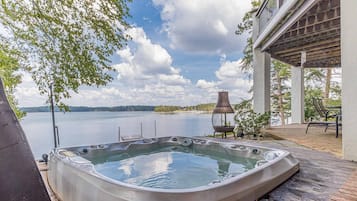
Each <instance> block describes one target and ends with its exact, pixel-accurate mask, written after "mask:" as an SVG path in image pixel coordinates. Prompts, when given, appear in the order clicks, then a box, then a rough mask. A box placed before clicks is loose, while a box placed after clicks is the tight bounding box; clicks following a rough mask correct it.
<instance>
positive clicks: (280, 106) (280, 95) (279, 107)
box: [271, 60, 291, 125]
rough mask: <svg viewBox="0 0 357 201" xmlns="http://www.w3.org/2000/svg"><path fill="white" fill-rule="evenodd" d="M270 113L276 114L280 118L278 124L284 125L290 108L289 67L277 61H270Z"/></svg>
mask: <svg viewBox="0 0 357 201" xmlns="http://www.w3.org/2000/svg"><path fill="white" fill-rule="evenodd" d="M271 74H272V87H271V99H272V105H271V108H272V112H273V113H277V114H278V116H279V117H280V122H281V124H282V125H285V121H286V119H287V116H286V114H287V113H290V108H291V93H290V87H289V84H288V83H289V80H290V78H291V67H290V66H289V65H287V64H284V63H282V62H279V61H277V60H273V61H272V73H271Z"/></svg>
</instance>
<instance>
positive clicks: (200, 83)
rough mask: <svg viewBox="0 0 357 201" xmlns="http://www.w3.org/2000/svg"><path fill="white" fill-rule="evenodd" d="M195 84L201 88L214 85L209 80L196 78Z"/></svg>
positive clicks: (214, 84) (209, 87) (208, 87)
mask: <svg viewBox="0 0 357 201" xmlns="http://www.w3.org/2000/svg"><path fill="white" fill-rule="evenodd" d="M196 86H197V87H198V88H201V89H211V88H214V87H215V86H216V83H215V82H209V81H206V80H198V81H197V83H196Z"/></svg>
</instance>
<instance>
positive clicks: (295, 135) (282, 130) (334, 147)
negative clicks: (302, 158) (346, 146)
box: [265, 124, 342, 158]
mask: <svg viewBox="0 0 357 201" xmlns="http://www.w3.org/2000/svg"><path fill="white" fill-rule="evenodd" d="M306 126H307V125H306V124H289V125H285V126H275V127H271V128H270V129H266V130H265V132H266V133H269V134H271V135H273V136H276V137H278V138H282V139H286V140H289V141H292V142H295V143H297V144H300V145H302V146H305V147H309V148H311V149H315V150H318V151H323V152H329V153H332V154H334V155H336V156H337V157H339V158H342V137H341V131H340V132H339V137H338V138H336V134H335V129H334V127H330V128H329V129H327V131H326V132H324V127H322V126H311V127H310V128H309V130H308V133H307V134H305V129H306Z"/></svg>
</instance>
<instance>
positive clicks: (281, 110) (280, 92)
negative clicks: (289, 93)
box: [276, 72, 285, 125]
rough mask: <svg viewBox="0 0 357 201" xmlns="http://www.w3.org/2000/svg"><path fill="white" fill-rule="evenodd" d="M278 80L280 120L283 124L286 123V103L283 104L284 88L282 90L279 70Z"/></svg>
mask: <svg viewBox="0 0 357 201" xmlns="http://www.w3.org/2000/svg"><path fill="white" fill-rule="evenodd" d="M276 78H277V79H276V80H277V82H278V83H277V84H278V86H277V87H278V89H277V90H278V107H279V116H280V121H281V125H285V111H284V105H283V94H282V90H281V84H282V83H281V78H280V75H279V72H277V76H276Z"/></svg>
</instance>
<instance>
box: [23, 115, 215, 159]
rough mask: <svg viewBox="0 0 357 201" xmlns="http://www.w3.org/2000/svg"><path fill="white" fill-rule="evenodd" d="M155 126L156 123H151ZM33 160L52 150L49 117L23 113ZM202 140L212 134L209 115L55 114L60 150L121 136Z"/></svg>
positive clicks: (114, 139) (106, 141) (103, 141)
mask: <svg viewBox="0 0 357 201" xmlns="http://www.w3.org/2000/svg"><path fill="white" fill-rule="evenodd" d="M155 122H156V123H155ZM20 123H21V126H22V128H23V130H24V132H25V134H26V136H27V140H28V141H29V144H30V146H31V149H32V152H33V154H34V156H35V158H36V159H39V158H41V155H42V154H43V153H48V152H49V151H50V150H51V149H52V148H53V144H54V143H53V131H52V119H51V113H47V112H41V113H27V115H26V117H25V118H24V119H23V120H21V122H20ZM155 124H156V136H157V137H163V136H175V135H178V136H203V135H208V134H212V133H213V128H212V124H211V114H200V113H175V114H161V113H155V112H68V113H62V112H56V125H57V126H58V128H59V135H60V147H68V146H79V145H91V144H103V143H112V142H118V133H119V127H120V133H121V135H122V136H131V135H140V133H141V125H142V133H143V136H144V137H155Z"/></svg>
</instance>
